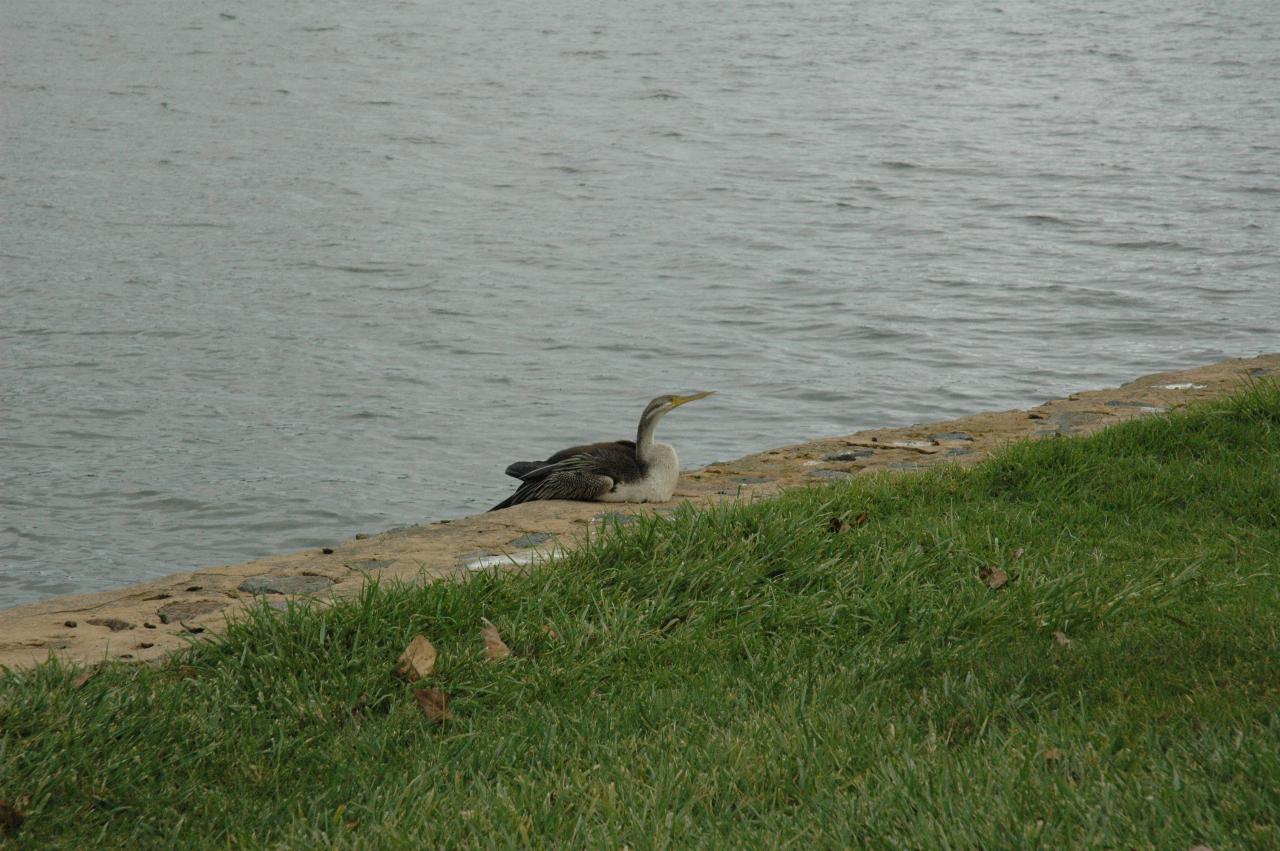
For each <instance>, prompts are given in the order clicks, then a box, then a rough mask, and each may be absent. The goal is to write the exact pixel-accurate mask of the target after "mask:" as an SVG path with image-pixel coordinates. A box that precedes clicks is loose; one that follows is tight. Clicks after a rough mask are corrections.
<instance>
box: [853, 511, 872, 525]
mask: <svg viewBox="0 0 1280 851" xmlns="http://www.w3.org/2000/svg"><path fill="white" fill-rule="evenodd" d="M870 519H871V512H870V511H864V512H862V513H861V514H859V515H858V516H857V517H855V518H853V525H854V526H861V525H862V524H863V523H866V522H867V521H868V520H870Z"/></svg>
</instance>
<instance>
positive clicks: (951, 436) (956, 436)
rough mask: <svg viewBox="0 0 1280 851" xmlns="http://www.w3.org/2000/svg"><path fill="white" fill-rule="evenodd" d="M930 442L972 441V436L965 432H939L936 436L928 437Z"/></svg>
mask: <svg viewBox="0 0 1280 851" xmlns="http://www.w3.org/2000/svg"><path fill="white" fill-rule="evenodd" d="M929 439H930V440H936V441H939V442H941V441H943V440H973V435H971V434H969V433H968V432H967V431H940V432H938V433H937V434H931V435H929Z"/></svg>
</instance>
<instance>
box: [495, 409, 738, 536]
mask: <svg viewBox="0 0 1280 851" xmlns="http://www.w3.org/2000/svg"><path fill="white" fill-rule="evenodd" d="M714 392H715V391H714V390H704V391H702V392H700V393H692V394H690V395H688V396H675V395H666V396H658V397H657V398H655V399H654V400H653V401H651V402H650V403H649V404H648V405H647V406H646V407H645V409H644V413H643V414H641V415H640V426H639V428H638V429H637V430H636V439H635V440H634V441H632V440H615V441H612V442H604V443H586V444H583V445H582V446H571V447H569V448H568V449H562V450H560V451H559V452H557V453H556V454H554V455H552V456H551V457H550V458H548V459H547V460H545V461H516V462H515V463H514V464H511V465H510V466H508V467H507V470H506V472H507V475H508V476H511V477H512V478H515V479H519V480H520V482H521V484H520V486H519V487H518V488H516V492H515V493H513V494H511V496H509V497H507V498H506V499H504V500H503V501H502V502H500V503H498V504H497V505H495V506H494V507H493V508H490V509H489V510H490V511H497V510H499V509H501V508H510V507H511V506H513V505H519V504H520V503H522V502H532V501H533V500H537V499H577V500H583V501H586V502H666V501H667V500H668V499H671V494H672V493H674V492H675V489H676V480H677V479H679V478H680V461H679V459H678V458H677V457H676V451H675V449H673V448H672V447H671V446H670V445H668V444H666V443H657V442H655V441H654V439H653V432H654V429H655V428H656V427H657V425H658V420H660V419H662V418H663V417H664V416H666V415H667V414H669V413H671V412H672V411H674V410H675V409H676V408H678V407H680V406H681V405H687V404H689V403H690V402H694V401H697V400H698V399H705V398H706V397H708V396H710V395H711V394H712V393H714Z"/></svg>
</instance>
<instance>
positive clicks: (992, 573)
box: [978, 565, 1009, 591]
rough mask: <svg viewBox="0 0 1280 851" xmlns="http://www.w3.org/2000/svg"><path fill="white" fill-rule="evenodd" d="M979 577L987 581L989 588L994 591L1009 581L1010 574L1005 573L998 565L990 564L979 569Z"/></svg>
mask: <svg viewBox="0 0 1280 851" xmlns="http://www.w3.org/2000/svg"><path fill="white" fill-rule="evenodd" d="M978 578H979V579H981V580H982V581H983V582H985V583H986V585H987V587H988V588H990V589H991V590H992V591H994V590H996V589H997V588H1000V587H1002V586H1003V585H1004V584H1005V583H1006V582H1008V581H1009V574H1007V573H1005V572H1004V571H1003V570H1001V569H1000V568H998V567H992V566H990V565H988V566H986V567H984V568H982V569H981V570H979V571H978Z"/></svg>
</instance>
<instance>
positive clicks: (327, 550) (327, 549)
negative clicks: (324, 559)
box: [320, 547, 333, 556]
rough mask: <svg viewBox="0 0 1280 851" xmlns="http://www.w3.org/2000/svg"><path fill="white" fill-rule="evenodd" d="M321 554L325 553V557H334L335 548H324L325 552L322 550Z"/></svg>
mask: <svg viewBox="0 0 1280 851" xmlns="http://www.w3.org/2000/svg"><path fill="white" fill-rule="evenodd" d="M320 552H322V553H324V554H325V555H327V556H331V555H333V547H325V548H324V549H323V550H321V551H320Z"/></svg>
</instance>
